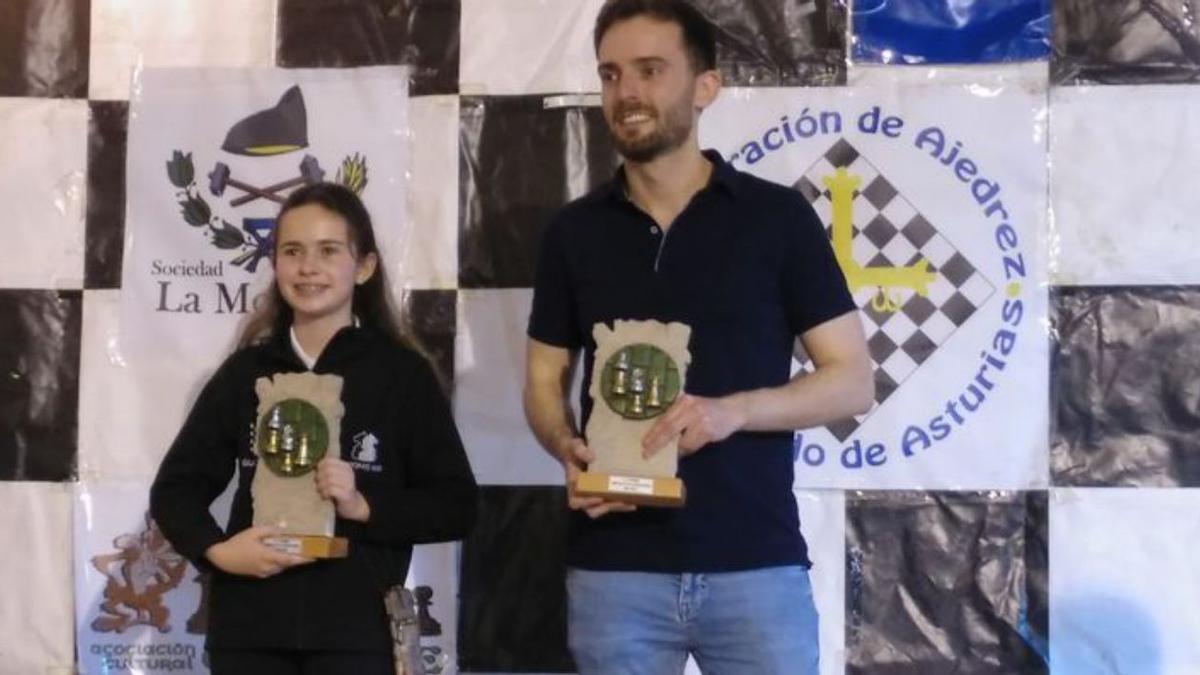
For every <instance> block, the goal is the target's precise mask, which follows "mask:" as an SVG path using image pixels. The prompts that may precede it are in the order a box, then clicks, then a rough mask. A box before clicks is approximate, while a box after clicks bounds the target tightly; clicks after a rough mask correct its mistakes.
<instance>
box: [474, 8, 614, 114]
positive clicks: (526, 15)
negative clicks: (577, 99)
mask: <svg viewBox="0 0 1200 675" xmlns="http://www.w3.org/2000/svg"><path fill="white" fill-rule="evenodd" d="M602 4H603V0H504V1H503V2H497V1H496V0H462V19H461V23H460V26H461V36H460V39H459V44H461V45H462V47H461V51H460V53H459V90H460V91H461V92H462V93H464V94H545V93H557V92H595V91H599V90H600V79H599V78H598V77H597V75H596V55H595V50H594V49H593V46H592V25H593V24H594V23H595V21H596V15H597V14H599V12H600V6H601V5H602Z"/></svg>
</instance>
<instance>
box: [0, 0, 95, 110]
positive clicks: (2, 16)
mask: <svg viewBox="0 0 1200 675" xmlns="http://www.w3.org/2000/svg"><path fill="white" fill-rule="evenodd" d="M91 18H92V5H91V2H90V0H4V2H2V3H0V96H36V97H41V98H86V97H87V92H88V49H89V46H90V44H91V23H92V22H91Z"/></svg>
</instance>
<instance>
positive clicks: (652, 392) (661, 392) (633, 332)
mask: <svg viewBox="0 0 1200 675" xmlns="http://www.w3.org/2000/svg"><path fill="white" fill-rule="evenodd" d="M691 333H692V331H691V328H690V327H688V326H687V325H685V324H682V323H662V322H661V321H615V322H614V323H613V328H611V329H610V328H609V327H608V326H606V325H604V324H602V323H601V324H596V325H595V326H594V327H593V328H592V336H593V337H594V338H595V340H596V354H595V361H594V363H593V367H592V382H591V386H590V388H589V390H588V393H589V394H590V395H591V397H592V413H591V416H590V417H589V418H588V423H587V430H586V433H587V442H588V447H590V448H591V449H592V451H593V452H594V453H595V455H596V460H595V461H594V462H592V463H591V464H590V465H589V466H588V469H587V471H585V472H583V473H581V474H580V475H579V477H578V478H577V479H576V481H575V493H576V494H577V495H579V496H584V497H604V498H605V499H610V500H613V501H622V502H627V503H631V504H643V505H649V506H671V507H679V506H683V503H684V499H685V492H684V486H683V481H681V480H679V479H678V478H676V477H675V472H676V470H677V468H678V463H679V450H678V442H677V441H678V439H673V440H672V441H671V442H670V443H668V444H667V445H666V446H665V447H663V448H661V449H660V450H659V451H658V452H656V453H655V454H654V455H653V456H651V457H650V458H648V459H647V458H644V457H642V437H643V436H644V435H645V434H646V431H648V430H649V429H650V427H651V426H653V425H654V422H655V420H656V418H657V417H658V416H659V415H662V414H663V413H664V412H666V411H667V409H668V408H670V407H671V404H672V403H674V402H675V399H676V398H677V397H678V396H679V394H680V393H681V392H683V386H684V381H685V375H686V370H687V365H688V363H690V361H691V355H690V354H689V353H688V349H687V345H688V338H689V337H690V336H691Z"/></svg>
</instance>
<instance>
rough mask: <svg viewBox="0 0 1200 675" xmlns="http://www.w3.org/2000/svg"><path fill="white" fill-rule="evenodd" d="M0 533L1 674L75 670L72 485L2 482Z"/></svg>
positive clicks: (64, 674)
mask: <svg viewBox="0 0 1200 675" xmlns="http://www.w3.org/2000/svg"><path fill="white" fill-rule="evenodd" d="M0 532H4V550H5V553H4V555H2V556H0V578H2V579H4V580H5V583H4V601H3V602H0V636H3V637H2V638H0V672H3V673H14V674H16V673H62V674H63V675H66V674H67V673H73V672H75V671H74V665H73V664H74V659H75V656H74V653H75V648H74V642H73V641H74V632H73V630H72V628H73V626H74V625H75V622H74V613H73V612H72V607H73V603H72V597H73V595H72V592H71V589H72V584H71V551H72V546H71V486H70V485H69V484H63V483H15V482H0Z"/></svg>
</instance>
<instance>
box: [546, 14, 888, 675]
mask: <svg viewBox="0 0 1200 675" xmlns="http://www.w3.org/2000/svg"><path fill="white" fill-rule="evenodd" d="M595 43H596V54H597V59H598V61H599V74H600V80H601V89H602V100H603V107H604V116H605V120H606V121H607V123H608V126H609V129H610V131H611V133H612V136H613V139H614V141H615V143H616V146H617V149H618V150H619V151H620V153H621V155H622V156H623V157H624V158H625V163H624V165H623V167H622V169H621V170H620V171H619V172H618V173H617V175H616V177H615V178H614V180H613V181H612V183H611V184H609V185H606V186H603V187H601V188H600V189H598V190H596V191H595V192H593V193H592V194H589V195H587V196H585V197H583V198H582V199H579V200H577V201H575V202H573V203H571V204H569V205H567V206H566V207H565V208H564V209H563V210H562V211H561V212H560V213H559V214H558V215H557V216H556V217H555V218H554V220H553V221H552V222H551V224H550V225H549V227H548V229H547V231H546V233H545V238H544V240H543V245H542V250H541V254H540V259H539V263H538V273H537V279H536V282H535V288H534V301H533V311H532V314H531V316H530V321H529V338H530V339H529V343H528V366H527V372H526V383H525V412H526V417H527V419H528V421H529V425H530V427H531V428H532V430H533V432H534V434H535V435H536V436H537V438H538V440H539V441H540V442H541V444H542V445H543V446H544V447H545V448H546V450H547V451H549V452H550V453H551V454H552V455H553V456H554V457H555V458H556V459H558V460H559V461H561V462H562V464H563V469H564V472H565V475H566V482H567V486H568V504H569V506H570V508H572V509H574V510H576V512H577V513H576V514H574V516H573V520H572V531H571V541H570V550H569V554H568V564H569V565H570V568H571V569H570V571H569V573H568V578H567V590H568V594H569V603H570V604H569V608H570V616H569V632H570V647H571V650H572V653H573V655H574V657H575V660H576V663H577V665H578V667H579V670H580V672H581V673H584V674H589V673H604V674H606V675H610V674H613V673H647V674H653V675H662V674H664V673H680V672H682V671H683V668H684V664H685V662H686V660H687V656H688V654H689V653H691V654H692V655H694V656H695V658H696V660H697V662H698V664H699V665H700V667H701V669H702V670H704V671H705V672H711V673H738V674H743V673H788V674H793V673H801V672H811V673H815V672H817V617H816V610H815V608H814V605H813V601H812V592H811V587H810V585H809V580H808V572H807V570H808V567H809V566H810V563H809V561H808V557H807V550H806V546H805V543H804V539H803V538H802V537H801V535H800V527H799V517H798V514H797V509H796V502H795V499H794V497H793V494H792V480H793V473H792V471H793V461H794V460H793V455H792V434H791V430H793V429H798V428H805V427H810V426H814V425H819V424H822V423H825V422H828V421H831V420H834V419H839V418H844V417H846V416H849V415H851V414H854V413H857V412H861V411H864V410H866V409H867V408H868V407H869V406H870V404H871V400H872V398H873V384H872V374H871V365H870V360H869V357H868V354H867V349H866V344H865V342H864V338H863V332H862V326H861V324H860V323H859V318H858V316H857V314H856V312H855V311H854V310H855V307H854V305H853V303H852V299H851V297H850V295H849V293H848V291H847V289H846V282H845V279H844V277H843V275H842V273H841V271H840V270H839V269H838V267H837V264H836V262H835V260H834V256H833V252H832V249H831V247H830V244H829V241H828V238H827V237H826V235H825V232H824V228H823V227H822V225H821V223H820V221H819V219H818V218H817V216H816V214H815V213H814V212H813V210H812V208H811V207H810V206H809V205H808V204H807V203H806V202H805V201H804V200H803V198H801V197H800V196H799V194H798V193H796V192H795V191H792V190H789V189H786V188H783V187H780V186H777V185H774V184H771V183H768V182H766V181H762V180H759V179H757V178H755V177H752V176H749V175H746V174H742V173H739V172H738V171H736V170H734V169H733V168H732V167H730V166H729V165H727V164H726V163H725V162H724V161H723V160H722V159H721V157H720V156H719V155H718V154H716V153H714V152H711V151H708V152H704V153H701V151H700V148H699V145H698V142H697V136H696V127H697V123H698V121H699V115H700V112H701V111H702V110H703V109H704V108H705V107H707V106H708V105H709V104H710V103H712V101H713V99H714V98H715V97H716V96H717V92H718V91H719V89H720V86H721V80H720V75H719V73H718V72H717V71H716V70H715V45H714V38H713V29H712V27H711V26H710V25H709V24H708V23H707V21H706V20H705V19H704V18H703V16H701V15H700V14H699V13H698V12H697V11H696V10H695V9H693V8H692V7H690V6H689V5H687V4H686V3H685V2H683V1H682V0H611V1H610V2H609V3H608V4H606V5H605V6H604V8H603V9H602V10H601V12H600V15H599V17H598V19H597V21H596V28H595ZM617 319H630V320H645V319H657V320H659V321H681V322H683V323H686V324H688V325H689V326H691V329H692V333H691V338H690V343H689V345H688V349H689V351H690V352H691V365H690V367H689V369H688V372H687V391H686V393H685V394H683V395H681V396H680V397H679V398H678V399H677V400H676V402H675V403H674V404H673V405H672V406H671V407H670V408H669V409H668V411H667V412H666V413H665V414H663V415H662V416H661V417H660V418H659V419H658V421H657V422H656V423H655V424H654V426H652V427H651V429H650V430H649V431H648V432H647V434H646V436H645V438H644V439H643V450H644V452H645V453H646V454H650V453H653V452H655V451H657V450H659V449H661V448H662V447H663V446H664V445H665V444H667V442H668V441H669V440H670V439H672V438H678V441H679V444H678V447H679V456H680V461H679V476H680V478H682V479H683V481H684V484H685V485H686V487H687V504H686V506H685V507H684V508H682V509H660V508H650V507H641V508H638V507H635V506H633V505H631V504H625V503H621V502H615V501H605V500H603V499H600V498H581V497H577V496H576V495H575V494H574V493H573V490H572V488H571V485H572V481H573V479H574V478H575V477H576V476H577V475H578V474H579V472H580V471H581V470H583V469H584V467H585V466H586V464H587V463H588V462H590V461H591V460H592V459H593V458H594V457H593V454H592V451H591V450H590V449H589V448H588V447H587V445H586V443H585V441H584V440H583V439H581V438H580V436H579V429H580V427H578V426H576V424H575V421H574V420H573V419H572V415H571V412H570V407H569V405H568V403H567V400H566V397H567V390H568V388H569V383H570V381H571V377H570V376H571V372H572V369H573V367H574V364H575V356H576V354H577V353H578V351H579V350H580V349H582V350H583V352H584V368H585V370H584V373H585V382H584V387H583V391H584V392H585V393H584V395H583V400H582V402H581V404H582V405H581V407H582V411H583V416H584V419H585V420H586V418H587V416H588V415H589V413H590V410H591V406H592V401H591V400H590V398H589V397H588V395H587V393H586V392H587V390H588V384H587V382H588V380H589V379H590V377H589V376H590V373H591V369H592V361H593V353H594V349H595V344H594V342H593V341H592V327H593V326H594V325H595V324H596V323H598V322H603V323H605V324H608V325H609V326H611V325H612V322H613V321H614V320H617ZM797 336H799V338H800V340H801V341H802V342H803V344H804V347H805V349H806V350H807V352H808V354H809V355H810V356H811V357H812V360H813V362H814V364H815V365H816V371H815V372H814V373H812V374H810V375H806V376H798V377H796V378H794V379H789V374H790V363H791V354H792V350H793V346H794V343H795V339H796V337H797Z"/></svg>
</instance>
